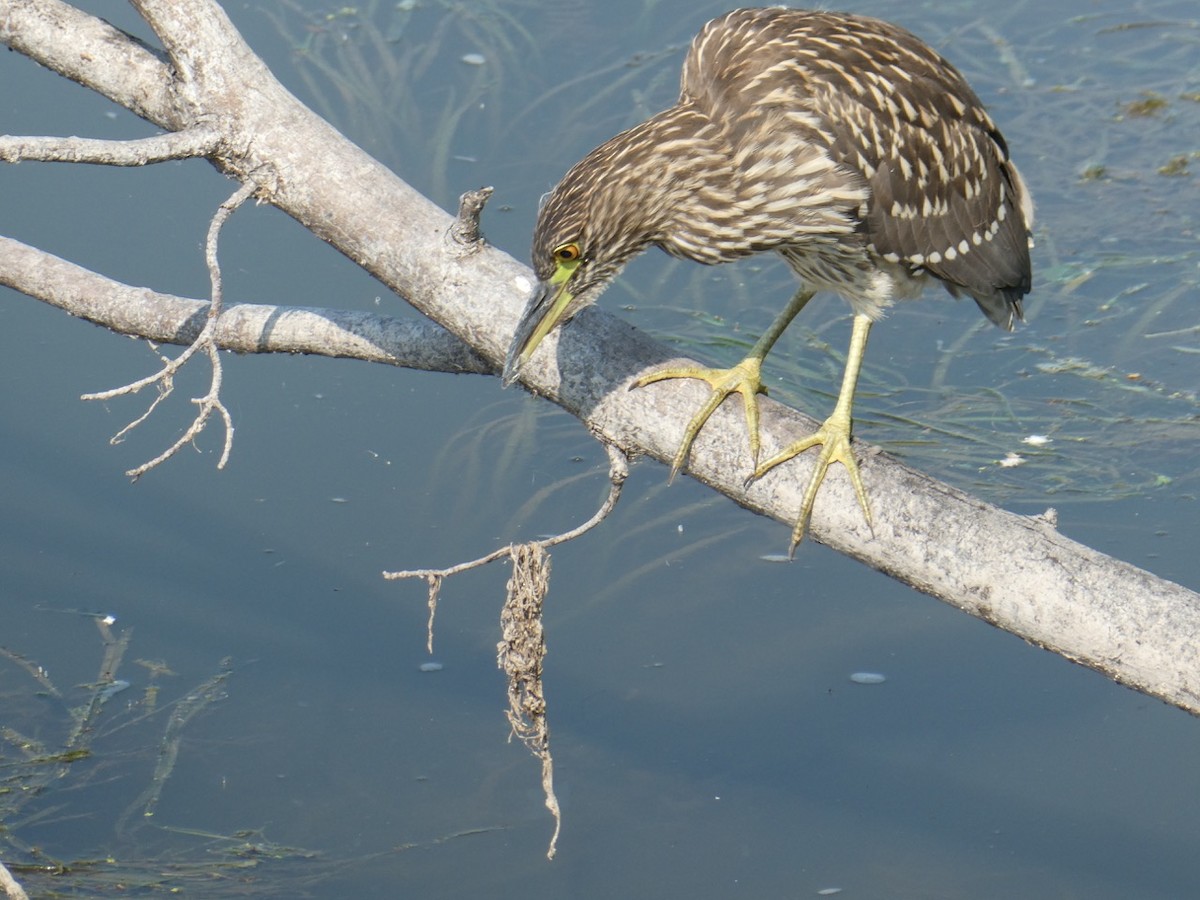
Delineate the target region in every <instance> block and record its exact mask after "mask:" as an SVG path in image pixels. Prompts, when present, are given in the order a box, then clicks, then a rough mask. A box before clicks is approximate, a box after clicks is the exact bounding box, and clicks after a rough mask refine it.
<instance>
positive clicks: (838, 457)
mask: <svg viewBox="0 0 1200 900" xmlns="http://www.w3.org/2000/svg"><path fill="white" fill-rule="evenodd" d="M818 444H820V445H821V453H820V455H819V456H817V460H816V464H815V466H814V468H813V473H812V475H811V476H810V477H809V480H808V486H807V487H806V488H805V490H804V496H803V497H802V498H801V500H800V515H799V517H798V518H797V520H796V525H795V527H794V528H793V529H792V540H791V544H790V546H789V547H788V555H789V556H794V555H795V553H796V548H797V547H798V546H800V542H801V541H803V540H804V535H805V534H806V533H807V532H808V525H809V522H810V521H811V520H812V513H813V506H814V505H815V504H816V499H817V491H818V490H819V489H820V487H821V484H822V483H823V482H824V481H825V473H826V472H828V471H829V467H830V466H831V465H833V464H834V463H841V464H842V465H843V466H844V467H845V469H846V474H847V475H849V476H850V484H851V485H852V486H853V487H854V493H855V496H857V497H858V505H859V506H860V507H861V508H862V511H863V518H865V519H866V521H867V527H868V528H871V529H872V530H874V526H873V523H872V519H871V506H870V503H869V502H868V500H867V490H866V488H865V487H864V486H863V483H862V476H861V475H860V474H859V471H858V462H857V460H855V458H854V451H853V449H852V448H851V446H850V422H849V420H848V419H847V420H846V421H844V422H843V421H842V420H841V419H840V418H839V417H837V416H831V417H830V418H828V419H826V420H825V423H824V424H823V425H822V426H821V427H820V428H818V429H817V430H816V432H815V433H813V434H811V435H809V436H808V437H806V438H802V439H801V440H798V441H796V442H795V443H793V444H791V445H789V446H788V447H787V448H786V449H784V450H783V451H782V452H780V453H778V454H776V455H775V456H773V457H771V458H770V459H768V460H767V461H766V462H764V463H762V465H760V466H758V467H757V468H755V470H754V474H753V475H751V476H750V478H749V479H747V483H749V482H752V481H754V480H755V479H757V478H761V477H762V476H763V475H765V474H766V473H767V472H768V471H770V470H771V469H773V468H775V467H776V466H777V465H779V464H780V463H782V462H786V461H787V460H789V459H792V458H793V457H795V456H798V455H799V454H801V453H803V452H804V451H805V450H808V449H810V448H812V447H815V446H817V445H818Z"/></svg>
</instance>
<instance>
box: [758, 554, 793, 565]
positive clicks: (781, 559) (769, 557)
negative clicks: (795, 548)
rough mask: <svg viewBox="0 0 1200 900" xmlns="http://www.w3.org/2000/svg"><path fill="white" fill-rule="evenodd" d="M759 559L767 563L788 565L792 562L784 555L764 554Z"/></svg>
mask: <svg viewBox="0 0 1200 900" xmlns="http://www.w3.org/2000/svg"><path fill="white" fill-rule="evenodd" d="M759 559H761V560H762V561H763V562H769V563H790V562H791V561H792V558H791V557H790V556H788V555H787V554H786V553H764V554H763V555H762V556H760V557H759Z"/></svg>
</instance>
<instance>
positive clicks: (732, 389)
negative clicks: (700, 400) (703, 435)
mask: <svg viewBox="0 0 1200 900" xmlns="http://www.w3.org/2000/svg"><path fill="white" fill-rule="evenodd" d="M761 370H762V360H761V359H757V358H755V357H753V356H748V357H746V358H745V359H743V360H742V361H741V362H740V363H738V364H737V365H736V366H733V367H732V368H728V369H709V368H704V367H702V366H679V367H675V368H667V369H660V370H659V371H657V372H651V373H650V374H649V375H643V376H642V377H641V378H639V379H638V380H637V381H635V382H633V384H631V385H630V388H631V389H632V388H639V387H645V386H646V385H648V384H653V383H654V382H656V381H666V380H667V379H668V378H698V379H699V380H701V381H704V382H707V383H708V385H709V386H710V387H711V388H712V393H711V394H710V395H709V397H708V401H707V402H706V403H705V404H704V405H703V406H702V407H700V410H699V411H698V412H697V413H696V415H694V416H693V417H692V421H691V422H689V423H688V427H687V429H686V430H685V431H684V433H683V441H682V442H681V443H680V445H679V450H678V451H677V452H676V453H675V459H673V460H672V461H671V475H670V479H671V480H674V478H675V476H676V474H678V472H679V470H680V469H681V468H683V464H684V463H685V462H687V458H688V452H689V451H690V450H691V448H692V441H694V440H695V439H696V435H697V434H699V433H700V429H701V428H703V427H704V423H705V422H707V421H708V417H709V416H711V415H712V414H713V413H714V412H715V411H716V409H717V407H718V406H720V405H721V404H722V403H723V402H724V401H725V398H726V397H728V396H729V395H730V394H741V395H742V405H743V406H744V407H745V409H746V430H747V432H748V433H749V437H750V458H751V460H752V461H753V463H754V464H757V463H758V450H759V439H758V394H765V393H766V392H767V389H766V388H765V387H764V386H763V383H762V377H761Z"/></svg>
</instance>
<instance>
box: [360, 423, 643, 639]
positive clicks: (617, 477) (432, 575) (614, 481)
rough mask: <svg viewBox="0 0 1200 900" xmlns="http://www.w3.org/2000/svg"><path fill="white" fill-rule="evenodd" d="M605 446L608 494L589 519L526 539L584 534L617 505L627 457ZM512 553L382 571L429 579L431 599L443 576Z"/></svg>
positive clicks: (549, 542) (392, 577) (550, 542)
mask: <svg viewBox="0 0 1200 900" xmlns="http://www.w3.org/2000/svg"><path fill="white" fill-rule="evenodd" d="M604 449H605V452H607V453H608V480H609V481H610V482H611V485H612V486H611V487H610V488H609V491H608V497H607V498H606V499H605V501H604V504H603V505H602V506H601V507H600V508H599V509H598V510H596V512H595V514H594V515H593V516H592V517H591V518H590V519H588V520H587V521H586V522H584V523H583V524H582V525H580V526H578V527H577V528H572V529H571V530H570V531H565V532H563V533H562V534H556V535H554V536H553V537H548V538H544V539H543V540H540V541H530V542H529V543H531V544H537V545H539V546H540V547H542V548H543V549H548V548H550V547H554V546H556V545H558V544H562V543H565V542H566V541H572V540H574V539H575V538H577V537H579V536H580V535H582V534H586V533H587V532H589V531H591V530H592V529H593V528H595V527H596V526H597V525H599V524H600V523H601V522H603V521H604V520H605V519H606V518H608V516H609V514H610V513H611V512H612V511H613V509H614V508H615V507H616V505H617V501H618V500H620V499H621V488H622V486H624V484H625V480H626V479H627V478H628V477H629V457H627V456H626V455H625V453H624V451H622V450H621V449H620V448H619V447H616V446H614V445H613V444H605V445H604ZM512 553H513V548H512V546H511V545H510V546H507V547H500V548H499V549H496V550H493V551H492V552H491V553H489V554H487V555H486V556H481V557H480V558H479V559H474V560H471V561H470V562H465V563H459V564H458V565H456V566H450V567H448V568H445V569H405V570H403V571H400V572H384V573H383V577H384V578H386V579H387V580H388V581H396V580H398V579H401V578H423V579H425V580H426V581H428V582H429V590H430V594H431V602H436V601H435V600H434V599H433V598H435V597H436V591H437V590H438V588H440V586H441V581H442V579H445V578H449V577H450V576H451V575H458V574H460V573H462V572H467V571H470V570H471V569H478V568H480V567H481V566H486V565H487V564H488V563H490V562H495V561H496V560H498V559H504V558H505V557H511V556H512ZM431 652H432V648H431Z"/></svg>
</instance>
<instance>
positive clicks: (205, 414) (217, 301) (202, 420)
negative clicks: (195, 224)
mask: <svg viewBox="0 0 1200 900" xmlns="http://www.w3.org/2000/svg"><path fill="white" fill-rule="evenodd" d="M257 189H258V188H257V185H255V183H254V182H253V181H247V182H246V183H245V184H243V185H242V186H241V187H239V188H238V189H237V190H236V191H234V193H233V196H231V197H230V198H229V199H228V200H226V201H225V202H224V203H222V204H221V205H220V207H219V208H218V209H217V211H216V213H215V214H214V215H213V217H212V222H211V223H210V224H209V227H208V237H207V239H206V240H205V243H204V258H205V262H206V263H207V264H208V274H209V279H210V280H211V282H212V299H211V300H210V301H209V304H208V312H207V313H206V318H205V323H204V327H203V328H202V329H201V330H200V334H199V335H197V337H196V340H195V341H193V342H192V344H191V345H190V346H189V347H188V348H187V349H186V350H184V351H183V353H181V354H179V356H177V357H176V358H175V359H173V360H166V359H164V363H165V364H164V365H163V368H162V369H161V370H160V371H159V372H157V373H156V374H154V375H150V376H147V377H146V378H140V379H138V380H137V381H135V382H133V383H132V384H127V385H125V386H124V387H119V388H115V389H113V390H110V391H103V392H101V393H98V394H84V395H83V397H82V398H81V399H83V400H108V399H111V398H113V397H119V396H122V395H124V394H136V393H137V392H138V391H140V390H141V389H142V388H144V387H147V386H149V385H151V384H157V385H159V388H160V389H159V394H158V396H157V397H156V398H155V399H154V402H153V403H151V404H150V408H149V409H147V410H146V412H145V413H143V414H142V415H141V416H139V417H138V418H136V419H134V420H133V421H132V422H130V423H129V424H128V425H126V426H125V427H124V428H122V429H121V430H120V431H118V432H117V433H116V435H114V436H113V438H112V443H114V444H116V443H119V442H120V441H122V440H124V439H125V435H127V434H128V433H129V432H130V431H132V430H133V429H135V428H137V427H138V426H139V425H141V424H142V423H143V422H145V421H146V419H148V418H149V417H150V415H151V413H153V412H154V410H155V409H156V408H157V407H158V404H159V403H161V402H162V401H163V400H165V399H166V398H167V397H169V396H170V394H171V391H172V388H173V383H174V378H175V374H176V373H177V372H178V371H179V370H180V369H182V368H183V367H184V366H185V365H186V364H187V362H188V360H190V359H191V358H192V357H193V356H194V355H196V354H197V353H199V352H201V351H203V352H204V353H205V354H207V356H208V361H209V364H210V365H211V367H212V380H211V381H210V383H209V388H208V393H207V394H205V395H204V396H203V397H196V398H194V399H193V400H192V402H193V403H195V404H196V405H197V406H198V407H200V410H199V412H197V413H196V418H195V419H193V420H192V424H191V425H190V426H188V428H187V430H186V431H185V432H184V433H183V434H182V435H181V436H180V437H179V439H178V440H176V441H175V443H174V444H172V445H171V446H170V447H168V448H167V449H166V450H164V451H163V452H162V453H160V454H159V455H158V456H156V457H154V459H151V460H149V461H148V462H145V463H142V464H141V465H140V466H137V467H136V468H133V469H130V470H129V471H128V472H126V473H125V474H126V475H128V476H129V477H130V478H133V479H135V480H136V479H138V478H140V477H141V476H143V475H145V474H146V473H147V472H149V471H150V470H151V469H153V468H154V467H155V466H158V465H161V464H162V463H164V462H166V461H167V460H168V459H170V458H171V457H172V456H174V455H175V454H176V453H178V452H179V451H180V450H181V449H182V448H183V447H185V446H186V445H187V444H189V443H191V442H192V441H193V440H194V439H195V438H196V437H198V436H199V434H200V432H202V431H203V430H204V427H205V425H207V424H208V420H209V418H210V417H211V416H212V414H213V413H214V412H215V413H217V414H219V415H220V417H221V420H222V422H224V424H225V445H224V448H223V449H222V452H221V458H220V459H219V460H218V461H217V468H218V469H223V468H225V464H226V463H227V462H229V454H230V452H231V451H232V450H233V418H232V417H231V416H230V415H229V410H228V409H226V408H225V404H224V403H222V402H221V379H222V375H223V371H222V368H221V354H220V353H219V352H218V350H217V345H216V342H215V334H216V330H217V321H218V320H219V319H220V317H221V311H222V309H223V306H224V289H223V287H222V279H221V264H220V262H219V260H218V258H217V239H218V237H219V236H220V233H221V228H222V227H223V226H224V225H225V223H226V222H227V221H229V217H230V216H231V215H233V213H234V211H235V210H237V209H238V208H239V207H240V206H241V205H242V204H243V203H245V202H246V201H247V200H249V199H250V198H251V197H252V196H254V192H255V191H256V190H257Z"/></svg>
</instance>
